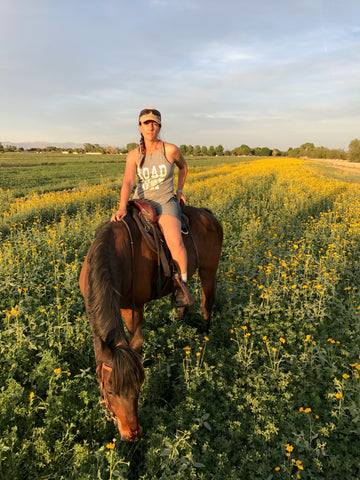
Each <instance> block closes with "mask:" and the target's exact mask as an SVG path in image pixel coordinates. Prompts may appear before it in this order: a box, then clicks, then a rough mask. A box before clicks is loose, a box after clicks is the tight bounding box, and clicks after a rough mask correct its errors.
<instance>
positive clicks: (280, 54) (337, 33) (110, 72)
mask: <svg viewBox="0 0 360 480" xmlns="http://www.w3.org/2000/svg"><path fill="white" fill-rule="evenodd" d="M0 79H1V82H0V142H2V143H4V142H12V143H16V142H18V143H19V142H24V141H27V142H30V141H40V142H44V143H45V144H47V145H50V144H53V143H57V142H60V143H61V142H63V143H66V142H76V143H79V144H83V143H85V142H90V143H99V144H101V145H115V146H118V147H123V146H126V144H127V143H129V142H133V141H138V136H139V135H138V130H137V120H138V113H139V111H140V109H141V108H143V107H148V106H152V107H157V108H158V109H159V110H160V111H161V113H162V117H163V128H162V138H163V139H164V140H166V141H169V142H172V143H175V144H177V145H181V144H192V145H197V144H199V145H206V146H210V145H214V146H216V145H218V144H222V145H223V146H224V147H225V148H229V149H232V148H234V147H236V146H239V145H241V144H244V143H245V144H247V145H249V146H250V147H256V146H268V147H270V148H275V147H278V148H280V149H282V150H286V149H288V148H289V147H297V146H299V145H301V144H302V143H305V142H313V143H315V145H316V146H326V147H329V148H344V149H347V148H348V145H349V143H350V141H351V140H353V139H354V138H360V0H341V1H340V0H251V1H250V0H216V1H214V0H61V1H60V0H1V3H0Z"/></svg>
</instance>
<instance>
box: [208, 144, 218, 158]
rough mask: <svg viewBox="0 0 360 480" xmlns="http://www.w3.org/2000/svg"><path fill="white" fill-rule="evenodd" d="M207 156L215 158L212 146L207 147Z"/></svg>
mask: <svg viewBox="0 0 360 480" xmlns="http://www.w3.org/2000/svg"><path fill="white" fill-rule="evenodd" d="M208 155H209V156H210V157H215V155H216V152H215V148H214V146H213V145H210V147H209V149H208Z"/></svg>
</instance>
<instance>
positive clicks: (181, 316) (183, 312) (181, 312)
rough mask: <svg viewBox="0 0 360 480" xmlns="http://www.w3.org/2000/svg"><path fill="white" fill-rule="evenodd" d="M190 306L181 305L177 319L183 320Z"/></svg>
mask: <svg viewBox="0 0 360 480" xmlns="http://www.w3.org/2000/svg"><path fill="white" fill-rule="evenodd" d="M188 308H189V307H180V308H179V310H178V314H177V321H178V322H182V321H183V320H184V318H185V315H186V312H187V310H188Z"/></svg>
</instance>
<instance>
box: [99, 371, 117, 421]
mask: <svg viewBox="0 0 360 480" xmlns="http://www.w3.org/2000/svg"><path fill="white" fill-rule="evenodd" d="M105 370H106V371H107V372H109V373H110V376H111V373H112V367H109V365H107V364H106V363H105V362H103V363H102V364H101V368H100V365H98V366H97V367H96V373H97V374H98V377H99V383H100V391H101V399H100V405H101V406H102V407H103V409H104V411H105V415H106V417H107V418H108V420H112V421H113V422H114V423H115V426H116V425H117V418H116V415H115V413H114V411H113V409H112V407H111V403H110V399H109V394H108V392H107V390H106V380H105V376H104V371H105Z"/></svg>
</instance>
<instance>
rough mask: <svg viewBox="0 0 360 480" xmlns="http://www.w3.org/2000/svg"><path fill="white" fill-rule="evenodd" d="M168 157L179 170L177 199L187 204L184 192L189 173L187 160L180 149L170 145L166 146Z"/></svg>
mask: <svg viewBox="0 0 360 480" xmlns="http://www.w3.org/2000/svg"><path fill="white" fill-rule="evenodd" d="M166 155H167V158H168V159H169V161H170V162H174V163H175V165H176V166H177V167H178V168H179V174H178V186H177V190H176V198H177V200H178V202H179V203H180V201H181V200H182V201H183V202H184V203H186V200H185V196H184V192H183V189H184V185H185V180H186V176H187V171H188V167H187V163H186V160H185V158H184V156H183V154H182V153H181V152H180V150H179V148H178V147H177V146H176V145H172V144H169V143H168V144H166Z"/></svg>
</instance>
